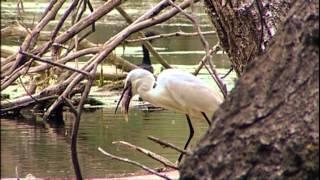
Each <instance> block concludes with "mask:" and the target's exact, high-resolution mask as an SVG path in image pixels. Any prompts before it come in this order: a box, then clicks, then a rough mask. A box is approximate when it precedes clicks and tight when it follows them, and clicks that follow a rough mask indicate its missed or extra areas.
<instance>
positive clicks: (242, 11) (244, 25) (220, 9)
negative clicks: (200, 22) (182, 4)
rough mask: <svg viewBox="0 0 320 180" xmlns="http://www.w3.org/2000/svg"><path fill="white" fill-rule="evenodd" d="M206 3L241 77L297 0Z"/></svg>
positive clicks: (240, 0) (207, 0) (235, 0)
mask: <svg viewBox="0 0 320 180" xmlns="http://www.w3.org/2000/svg"><path fill="white" fill-rule="evenodd" d="M261 1H262V2H261ZM204 2H205V5H206V7H207V12H208V15H209V17H210V19H211V21H212V23H213V25H214V26H215V28H216V30H217V34H218V36H219V39H220V41H221V45H222V47H223V48H224V50H225V51H226V52H227V54H228V55H229V58H230V61H231V63H232V65H233V67H234V69H235V71H236V72H237V74H238V76H240V75H241V74H242V73H243V71H244V68H245V67H246V65H247V63H248V62H250V61H251V60H252V59H253V58H254V57H255V56H257V55H260V54H261V53H262V51H263V49H265V46H266V45H267V43H268V41H269V40H270V38H271V37H272V36H273V35H274V33H275V31H276V30H277V29H278V26H279V24H280V22H282V20H283V19H284V17H285V16H286V14H287V12H288V9H289V8H290V6H291V5H292V4H293V2H294V0H280V1H271V2H270V1H266V0H251V1H248V0H205V1H204ZM261 18H262V19H261ZM261 27H263V28H261Z"/></svg>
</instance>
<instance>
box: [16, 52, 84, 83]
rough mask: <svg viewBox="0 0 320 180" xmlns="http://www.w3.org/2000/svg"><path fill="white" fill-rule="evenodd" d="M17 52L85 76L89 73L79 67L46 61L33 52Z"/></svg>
mask: <svg viewBox="0 0 320 180" xmlns="http://www.w3.org/2000/svg"><path fill="white" fill-rule="evenodd" d="M19 53H21V54H23V55H26V56H30V57H32V58H33V59H34V60H37V61H40V62H44V63H47V64H50V65H54V66H58V67H60V68H64V69H68V70H71V71H74V72H78V73H81V74H83V75H85V76H87V77H88V78H90V74H89V73H87V72H85V71H81V70H79V69H74V68H72V67H69V66H66V65H63V64H59V63H55V62H53V61H47V60H45V59H42V58H40V57H39V56H36V55H33V54H30V53H27V52H24V51H20V52H19Z"/></svg>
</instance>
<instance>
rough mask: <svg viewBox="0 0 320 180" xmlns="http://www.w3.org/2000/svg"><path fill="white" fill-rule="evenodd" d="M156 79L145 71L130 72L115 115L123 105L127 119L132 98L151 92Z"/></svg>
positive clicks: (135, 70)
mask: <svg viewBox="0 0 320 180" xmlns="http://www.w3.org/2000/svg"><path fill="white" fill-rule="evenodd" d="M154 82H155V79H154V76H153V74H151V73H150V72H149V71H147V70H144V69H134V70H132V71H130V72H129V73H128V75H127V78H126V80H125V82H124V89H123V91H122V94H121V97H120V99H119V101H118V104H117V107H116V110H115V113H116V112H117V109H118V106H119V104H120V103H121V109H122V111H123V112H124V114H125V115H126V117H127V114H128V110H129V104H130V101H131V98H132V97H133V96H135V95H136V94H139V92H140V91H144V90H145V91H147V90H150V89H151V88H152V87H153V85H154Z"/></svg>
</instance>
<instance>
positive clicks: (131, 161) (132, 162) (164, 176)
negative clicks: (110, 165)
mask: <svg viewBox="0 0 320 180" xmlns="http://www.w3.org/2000/svg"><path fill="white" fill-rule="evenodd" d="M98 150H99V151H100V152H101V153H102V154H104V155H106V156H108V157H110V158H111V159H116V160H118V161H122V162H125V163H129V164H132V165H135V166H137V167H139V168H142V169H143V170H145V171H147V172H149V173H151V174H154V175H156V176H159V177H162V178H164V179H167V180H171V178H169V177H168V176H166V175H164V174H161V173H158V172H157V171H155V170H153V169H151V168H149V167H147V166H145V165H142V164H140V163H138V162H136V161H133V160H130V159H127V158H122V157H119V156H115V155H112V154H110V153H108V152H106V151H104V150H103V149H102V148H101V147H98Z"/></svg>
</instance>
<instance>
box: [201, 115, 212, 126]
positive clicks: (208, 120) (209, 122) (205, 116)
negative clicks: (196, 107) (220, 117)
mask: <svg viewBox="0 0 320 180" xmlns="http://www.w3.org/2000/svg"><path fill="white" fill-rule="evenodd" d="M201 114H202V115H203V117H204V118H205V119H206V120H207V122H208V124H209V126H211V121H210V119H209V118H208V116H207V115H206V113H204V112H201Z"/></svg>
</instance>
